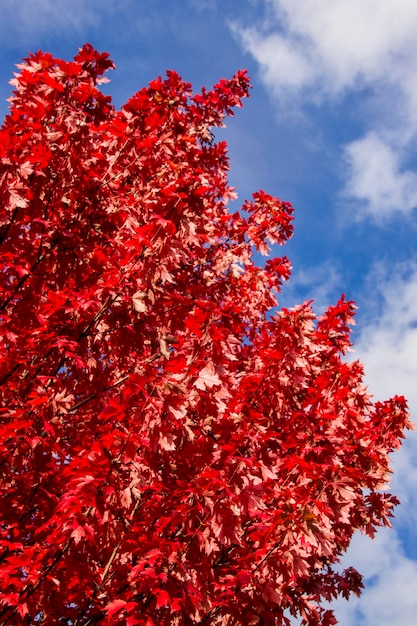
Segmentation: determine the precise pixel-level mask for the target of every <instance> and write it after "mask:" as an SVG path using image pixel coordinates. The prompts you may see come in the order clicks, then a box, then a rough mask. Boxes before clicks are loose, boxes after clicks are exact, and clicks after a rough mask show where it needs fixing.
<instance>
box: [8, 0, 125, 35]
mask: <svg viewBox="0 0 417 626" xmlns="http://www.w3.org/2000/svg"><path fill="white" fill-rule="evenodd" d="M130 3H131V0H106V2H102V1H100V0H90V1H89V2H85V1H84V0H71V2H67V0H37V1H36V2H33V1H32V0H19V1H18V2H17V1H16V0H2V3H1V11H2V18H1V20H0V36H2V35H3V39H6V37H5V35H6V34H7V35H8V37H7V40H9V41H10V34H11V31H12V32H13V36H14V38H15V41H16V39H17V40H18V41H19V40H24V41H28V40H29V42H30V41H31V39H34V40H35V41H36V42H39V39H40V38H41V37H42V36H43V35H45V34H48V33H53V34H59V33H65V35H66V36H68V34H69V33H71V31H72V32H74V31H75V32H77V31H79V32H83V31H85V30H86V29H88V28H91V27H92V26H94V25H97V24H98V23H99V22H100V21H101V20H102V19H103V18H105V17H108V16H109V15H112V14H113V13H114V12H115V11H119V12H120V11H123V10H124V9H127V7H128V5H129V4H130ZM80 43H83V42H80Z"/></svg>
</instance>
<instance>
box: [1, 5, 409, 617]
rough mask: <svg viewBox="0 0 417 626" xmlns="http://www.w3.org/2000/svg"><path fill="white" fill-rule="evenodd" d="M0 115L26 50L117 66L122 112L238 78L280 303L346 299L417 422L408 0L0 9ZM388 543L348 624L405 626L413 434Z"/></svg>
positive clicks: (382, 542)
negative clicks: (263, 194) (184, 85)
mask: <svg viewBox="0 0 417 626" xmlns="http://www.w3.org/2000/svg"><path fill="white" fill-rule="evenodd" d="M1 10H2V12H1V17H0V49H1V61H2V63H1V66H0V112H1V113H2V115H4V114H5V113H6V111H7V103H6V102H5V99H6V98H7V97H8V96H9V95H10V90H11V87H10V85H8V81H9V80H10V78H11V77H12V73H13V71H14V70H15V68H14V65H15V64H16V63H19V61H20V59H21V58H22V57H24V56H26V55H27V53H28V52H30V51H32V52H33V51H36V50H38V49H40V48H41V49H44V50H49V51H50V52H52V53H53V54H54V55H55V56H61V57H64V58H67V59H70V58H72V57H73V56H74V54H76V52H77V49H78V48H79V47H80V46H81V45H82V44H83V43H84V42H86V41H88V42H90V43H92V44H93V45H94V46H95V47H96V48H97V49H99V50H100V51H103V50H105V51H108V52H109V53H110V55H111V57H112V59H113V60H114V61H115V63H116V65H117V69H116V70H115V71H113V72H111V74H110V79H111V83H110V84H109V85H106V86H105V89H106V91H107V92H108V93H110V94H111V95H112V96H113V100H114V103H115V104H116V106H118V107H119V106H121V105H122V104H123V103H124V102H125V101H126V100H127V99H128V98H129V96H130V95H131V94H132V93H134V92H135V91H137V90H138V89H140V88H141V87H142V86H144V85H146V84H147V83H148V82H149V81H150V80H152V79H153V78H155V77H156V76H157V75H159V74H162V75H163V74H164V73H165V71H166V70H167V69H175V70H176V71H178V72H179V73H180V74H181V75H182V77H183V78H184V79H185V80H187V81H189V82H191V83H192V84H193V87H194V89H195V90H198V89H199V88H200V87H201V86H202V85H205V86H207V87H210V86H211V85H213V84H214V83H215V82H217V81H218V80H219V79H220V78H222V77H230V76H231V75H232V74H233V73H234V72H235V71H236V70H237V69H239V68H248V70H249V73H250V76H251V79H252V85H253V90H252V95H251V98H250V100H247V101H245V103H244V108H243V109H242V110H238V111H237V114H236V117H235V118H233V119H232V120H230V121H229V122H228V125H227V129H226V130H225V131H222V137H224V138H225V139H226V140H227V141H228V144H229V153H230V159H231V172H230V180H231V183H232V184H233V185H234V186H236V188H237V192H238V194H239V198H240V200H241V201H243V200H244V199H245V198H246V197H248V196H250V194H251V193H252V192H253V191H256V190H258V189H259V188H263V189H265V191H267V192H268V193H271V194H275V195H278V196H279V197H280V198H281V199H283V200H289V201H291V202H292V203H293V204H294V206H295V210H296V218H295V235H294V237H293V239H292V241H291V242H290V243H289V245H288V246H287V249H286V251H285V252H286V254H287V255H288V256H289V257H290V259H291V260H292V263H293V266H294V273H293V279H292V280H291V281H290V283H289V284H288V286H287V287H286V289H285V290H284V292H283V295H282V299H281V303H282V304H285V305H288V306H290V305H292V304H296V303H298V302H300V301H302V300H304V299H310V298H314V299H315V303H316V304H315V307H316V310H317V311H318V312H320V311H322V310H323V308H324V307H325V306H326V305H328V304H331V303H333V302H334V301H335V300H336V299H337V298H338V296H339V295H340V293H341V292H345V293H346V294H347V296H348V297H349V298H351V299H354V300H355V301H356V302H357V304H358V306H359V311H358V316H357V326H356V328H355V332H354V342H355V353H354V357H355V358H356V357H359V358H360V359H361V360H362V361H363V362H364V364H365V369H366V372H367V383H368V385H369V388H370V391H371V392H372V393H373V394H374V395H375V396H376V398H378V399H385V398H387V397H388V396H390V395H393V394H396V393H398V394H404V395H406V396H407V397H408V399H409V403H410V407H411V411H412V416H413V417H414V420H415V419H416V416H417V384H416V379H417V307H416V303H417V245H416V234H417V211H416V208H417V167H416V165H417V148H416V145H417V144H416V140H417V106H416V105H417V79H416V74H417V47H416V45H415V41H416V39H417V3H416V2H415V0H299V1H298V2H294V0H176V1H168V0H37V1H36V2H34V1H33V0H2V2H1ZM394 469H395V474H394V478H393V481H392V490H393V491H394V492H395V493H397V494H398V495H399V496H400V498H401V501H402V505H401V507H399V508H398V509H397V515H396V519H395V521H394V529H393V530H391V531H387V532H386V531H385V530H384V531H383V532H380V533H379V535H378V536H377V538H376V539H375V540H374V541H370V540H369V539H365V538H363V537H361V536H358V537H356V538H355V540H354V542H353V545H352V548H351V550H350V552H349V554H348V556H347V558H346V564H349V565H354V566H356V567H357V568H358V569H359V570H360V571H361V572H362V573H364V574H365V575H366V576H367V579H368V581H369V584H368V586H367V589H366V591H365V592H364V594H363V595H362V597H361V599H360V600H356V599H355V600H353V601H351V602H349V603H346V602H342V601H341V602H339V603H338V604H337V607H336V610H337V614H338V616H339V619H340V623H341V624H342V626H400V625H401V626H415V623H416V618H415V615H416V614H417V547H416V546H417V521H416V516H415V511H416V507H417V436H416V434H414V433H412V434H410V436H409V437H408V439H407V441H406V444H405V446H404V447H403V449H402V450H401V452H400V453H398V454H397V455H396V456H395V457H394Z"/></svg>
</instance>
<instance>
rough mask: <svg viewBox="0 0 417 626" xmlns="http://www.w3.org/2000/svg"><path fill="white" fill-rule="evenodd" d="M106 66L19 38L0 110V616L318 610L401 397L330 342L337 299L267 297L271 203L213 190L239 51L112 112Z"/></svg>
mask: <svg viewBox="0 0 417 626" xmlns="http://www.w3.org/2000/svg"><path fill="white" fill-rule="evenodd" d="M111 67H113V64H112V62H111V61H110V60H109V58H108V55H107V54H106V53H104V54H100V53H98V52H96V51H95V50H94V49H93V48H92V47H91V46H90V45H85V46H84V47H83V48H82V49H81V50H80V52H79V54H77V55H76V56H75V58H74V61H73V62H65V61H63V60H60V59H56V58H53V57H52V56H51V55H50V54H45V53H43V52H38V53H37V54H34V55H31V56H30V57H29V58H28V59H26V60H25V61H24V63H23V64H22V65H21V66H19V68H20V73H19V74H18V75H16V77H15V79H14V80H13V81H12V84H13V85H14V87H15V91H14V93H13V96H12V97H11V100H10V102H11V108H10V113H9V114H8V115H7V117H6V120H5V123H4V125H3V127H2V130H1V141H0V151H1V154H0V156H1V163H2V165H1V177H0V181H1V182H0V184H1V190H0V193H1V226H0V242H1V261H0V263H1V265H0V272H1V283H2V288H1V292H0V295H1V303H0V320H1V327H2V335H1V358H0V383H1V386H0V390H1V391H0V392H1V400H2V402H1V407H2V408H1V412H0V429H1V431H0V432H1V437H0V463H1V465H0V467H1V480H2V485H3V488H4V495H3V500H2V506H1V511H0V520H1V521H0V541H1V550H2V556H1V561H0V562H1V564H0V592H1V595H0V616H1V620H0V623H3V624H25V623H26V624H54V625H55V624H74V625H75V624H77V625H80V624H83V625H84V626H86V625H87V624H89V625H90V624H96V623H105V624H118V623H120V624H127V625H128V626H134V625H144V626H145V625H146V626H152V625H158V626H159V625H163V624H172V625H175V624H177V625H182V624H184V625H187V624H189V625H192V624H213V625H214V624H229V625H232V624H245V625H248V624H254V625H255V624H259V625H261V624H263V625H272V624H284V625H288V624H289V615H299V616H301V618H302V623H303V624H308V625H309V626H313V625H319V624H322V625H323V626H325V625H330V624H335V623H336V620H335V619H334V617H333V614H332V612H331V611H329V610H325V609H324V608H322V605H323V601H324V600H331V599H332V598H334V597H336V596H338V595H340V594H341V595H343V596H345V597H348V596H349V594H350V593H351V592H353V593H359V591H360V588H361V587H362V582H361V577H360V575H359V574H358V573H357V572H356V571H355V570H353V569H351V568H350V569H347V570H346V571H344V572H338V570H337V562H338V560H339V558H340V556H341V555H342V554H343V553H344V551H345V550H346V549H347V547H348V545H349V543H350V540H351V538H352V535H353V533H354V532H355V531H356V530H358V529H359V530H361V531H363V532H364V533H366V534H368V535H370V536H373V534H374V532H375V530H376V529H377V527H378V526H381V525H389V517H390V516H391V514H392V509H393V506H394V505H395V504H396V499H395V498H394V497H393V496H391V495H389V494H388V493H386V492H385V491H383V492H381V488H384V487H385V486H386V482H387V478H388V475H389V472H390V466H389V458H388V455H389V453H390V452H391V451H392V450H393V449H394V448H396V447H398V446H399V443H400V441H401V438H402V437H403V431H404V429H405V428H406V427H409V422H408V417H407V412H406V405H405V401H404V399H403V398H402V397H395V398H393V399H392V400H389V401H387V402H384V403H380V402H377V403H372V402H371V399H370V397H369V396H368V395H367V392H366V390H365V388H364V387H363V382H362V378H363V369H362V366H361V365H360V363H358V362H357V361H355V362H348V361H347V360H346V359H345V358H344V355H345V353H346V351H347V349H348V348H349V345H350V338H349V337H350V330H349V326H350V323H351V322H352V315H353V312H354V306H353V304H352V303H351V302H349V301H347V300H346V299H345V298H344V297H342V298H341V299H340V301H339V302H338V303H337V304H336V305H335V306H332V307H330V308H329V309H328V310H327V311H326V312H325V313H324V315H323V316H321V317H319V318H316V317H315V315H314V313H313V311H312V308H311V303H304V304H302V305H301V306H298V307H296V308H293V309H290V310H289V309H279V308H278V306H277V300H276V295H277V293H278V292H279V290H280V286H281V284H282V282H283V281H285V280H287V279H288V278H289V275H290V263H289V261H288V259H287V258H285V257H282V258H269V259H268V260H267V261H266V263H265V266H264V267H263V268H262V267H257V266H256V265H255V263H254V260H253V251H254V250H257V251H259V252H261V253H263V254H267V253H268V250H269V248H268V244H284V243H285V241H286V240H287V239H288V238H289V237H290V236H291V233H292V211H293V210H292V207H291V205H290V204H289V203H287V202H281V201H280V200H279V199H277V198H275V197H272V196H270V195H268V194H266V193H265V192H263V191H259V192H257V193H255V194H253V199H252V200H251V201H247V202H245V203H244V204H243V207H242V211H240V212H234V213H232V212H231V211H230V209H229V207H228V199H230V198H233V197H234V194H233V190H232V189H231V188H230V187H229V186H228V181H227V170H228V159H227V151H226V145H225V143H224V142H216V141H215V139H214V135H213V134H212V130H211V129H212V128H215V127H218V126H221V125H222V123H223V119H224V117H225V116H226V115H231V114H232V107H235V106H240V105H241V99H242V98H243V97H246V96H247V95H248V90H249V81H248V77H247V75H246V73H245V72H243V71H239V72H238V73H237V74H236V75H235V76H234V77H233V78H232V79H231V80H222V81H220V82H219V84H217V85H216V86H215V87H214V88H213V89H212V90H211V91H207V90H205V89H203V90H202V92H201V93H200V94H198V95H192V94H191V91H190V85H189V84H187V83H185V82H183V81H182V80H181V79H180V77H179V76H178V75H177V74H176V73H175V72H168V73H167V78H166V80H162V79H161V78H158V79H156V80H154V81H153V82H151V83H150V85H149V87H148V88H146V89H142V90H141V91H139V92H137V93H136V94H135V95H134V96H133V97H132V98H131V99H130V100H129V101H128V102H127V104H126V105H125V106H124V107H122V109H121V110H120V111H116V110H115V109H114V107H113V106H112V104H111V101H110V97H108V96H106V95H103V93H102V92H101V91H100V90H99V88H98V86H99V84H100V83H102V82H104V81H105V79H104V78H103V75H104V73H105V71H106V70H107V69H109V68H111Z"/></svg>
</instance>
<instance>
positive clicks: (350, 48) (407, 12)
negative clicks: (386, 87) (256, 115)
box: [233, 0, 417, 94]
mask: <svg viewBox="0 0 417 626" xmlns="http://www.w3.org/2000/svg"><path fill="white" fill-rule="evenodd" d="M266 4H267V5H268V6H269V7H270V8H272V13H273V14H274V15H275V20H272V22H271V20H267V21H266V22H265V21H264V22H262V23H259V24H258V25H257V26H251V27H249V28H248V27H245V26H242V25H238V24H237V23H235V24H234V26H233V28H234V31H235V33H236V34H237V36H240V37H241V39H242V43H243V45H244V46H245V47H246V49H247V50H248V51H249V52H250V53H251V54H252V55H253V56H254V58H255V59H256V60H257V61H259V63H260V64H261V66H262V68H263V72H264V77H265V79H266V82H268V84H272V82H274V83H275V86H276V87H279V86H280V84H281V82H282V83H283V84H284V85H286V84H287V81H288V71H287V70H286V69H285V67H284V65H285V64H284V62H283V63H281V62H279V61H277V59H276V57H277V55H279V54H280V53H281V52H282V51H283V50H284V53H285V58H286V59H288V60H289V62H290V64H295V66H296V67H297V68H298V67H300V66H302V67H303V71H301V72H297V73H296V75H295V76H294V81H293V85H294V87H297V88H300V89H301V88H303V87H305V86H309V85H310V84H312V82H313V81H314V84H315V88H319V89H320V90H321V91H323V92H325V93H327V94H337V93H339V92H343V91H344V90H345V89H346V88H351V87H352V86H354V85H357V84H358V83H374V82H375V81H377V80H378V81H379V80H383V81H384V82H389V81H391V80H393V81H395V82H396V83H398V81H402V82H403V83H404V86H406V83H407V82H411V81H412V80H413V74H414V72H413V71H412V68H411V67H410V68H409V69H410V71H409V72H408V73H405V72H404V61H405V60H406V59H413V61H414V63H415V62H417V51H416V50H415V33H416V29H417V4H416V3H415V2H414V0H303V2H294V1H293V0H266ZM271 33H274V34H271ZM277 33H280V34H279V35H277ZM265 41H266V42H267V45H265V43H262V42H265ZM280 69H283V73H282V74H281V72H280ZM307 69H308V71H306V70H307Z"/></svg>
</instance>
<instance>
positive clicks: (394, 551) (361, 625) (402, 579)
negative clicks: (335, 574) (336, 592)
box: [332, 529, 417, 626]
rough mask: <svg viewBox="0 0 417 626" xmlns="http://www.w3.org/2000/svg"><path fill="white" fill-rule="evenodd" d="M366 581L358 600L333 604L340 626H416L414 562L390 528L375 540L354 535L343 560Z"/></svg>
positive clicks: (416, 569)
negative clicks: (354, 568) (406, 554)
mask: <svg viewBox="0 0 417 626" xmlns="http://www.w3.org/2000/svg"><path fill="white" fill-rule="evenodd" d="M343 565H344V566H351V565H353V566H354V567H356V569H357V570H358V571H360V572H361V573H362V574H363V575H364V576H365V577H366V579H367V581H368V582H367V584H366V586H365V590H364V591H363V593H362V595H361V597H360V598H356V597H351V598H350V599H349V601H348V602H346V601H344V600H338V601H337V602H335V603H334V604H333V605H332V608H333V609H334V610H335V613H336V617H337V618H338V620H339V623H340V624H341V626H365V625H366V626H399V625H400V624H401V626H415V616H416V614H417V595H416V580H417V563H416V562H415V561H412V560H411V559H408V558H407V557H406V556H405V555H404V553H403V551H402V547H401V544H400V542H399V540H398V536H397V535H396V533H395V532H394V531H393V530H392V529H381V530H380V531H379V532H378V534H377V535H376V537H375V539H374V540H370V539H369V538H367V537H364V536H363V535H359V534H358V535H356V536H355V537H354V539H353V541H352V544H351V547H350V549H349V551H348V553H347V555H346V557H345V558H344V560H343Z"/></svg>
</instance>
